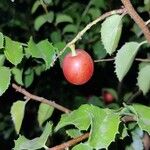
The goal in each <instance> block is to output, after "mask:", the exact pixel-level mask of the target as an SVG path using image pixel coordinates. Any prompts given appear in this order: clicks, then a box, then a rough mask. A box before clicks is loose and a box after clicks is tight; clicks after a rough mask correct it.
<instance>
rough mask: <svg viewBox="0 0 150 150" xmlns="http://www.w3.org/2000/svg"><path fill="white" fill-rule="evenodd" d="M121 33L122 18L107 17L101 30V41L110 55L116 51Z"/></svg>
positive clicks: (117, 16)
mask: <svg viewBox="0 0 150 150" xmlns="http://www.w3.org/2000/svg"><path fill="white" fill-rule="evenodd" d="M121 32H122V16H120V15H112V16H110V17H108V18H107V19H106V20H105V21H104V22H103V23H102V28H101V39H102V42H103V44H104V47H105V49H106V51H107V53H109V54H110V55H111V54H112V53H113V52H114V51H115V50H116V48H117V46H118V43H119V39H120V36H121Z"/></svg>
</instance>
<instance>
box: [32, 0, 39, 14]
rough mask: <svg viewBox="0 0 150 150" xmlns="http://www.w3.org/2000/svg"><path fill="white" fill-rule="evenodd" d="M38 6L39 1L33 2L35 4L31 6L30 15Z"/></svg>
mask: <svg viewBox="0 0 150 150" xmlns="http://www.w3.org/2000/svg"><path fill="white" fill-rule="evenodd" d="M40 5H41V3H40V1H39V0H37V1H35V3H34V4H33V6H32V9H31V13H32V14H33V13H35V12H36V10H37V9H38V7H39V6H40Z"/></svg>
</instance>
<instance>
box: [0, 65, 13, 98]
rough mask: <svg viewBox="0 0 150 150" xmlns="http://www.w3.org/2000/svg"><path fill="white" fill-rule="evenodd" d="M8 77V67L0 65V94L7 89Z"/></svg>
mask: <svg viewBox="0 0 150 150" xmlns="http://www.w3.org/2000/svg"><path fill="white" fill-rule="evenodd" d="M10 79H11V72H10V69H9V68H7V67H0V96H1V95H2V94H3V93H4V92H5V91H6V90H7V89H8V87H9V84H10Z"/></svg>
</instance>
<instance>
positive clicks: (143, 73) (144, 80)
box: [137, 64, 150, 95]
mask: <svg viewBox="0 0 150 150" xmlns="http://www.w3.org/2000/svg"><path fill="white" fill-rule="evenodd" d="M137 85H138V86H139V88H140V89H141V90H142V92H143V94H144V95H146V94H147V93H148V91H149V89H150V64H147V65H145V66H144V67H141V69H140V71H139V73H138V78H137Z"/></svg>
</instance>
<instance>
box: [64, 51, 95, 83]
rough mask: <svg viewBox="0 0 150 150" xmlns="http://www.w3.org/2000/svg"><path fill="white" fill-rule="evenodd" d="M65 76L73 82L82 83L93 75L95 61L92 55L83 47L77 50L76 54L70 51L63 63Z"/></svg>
mask: <svg viewBox="0 0 150 150" xmlns="http://www.w3.org/2000/svg"><path fill="white" fill-rule="evenodd" d="M62 69H63V73H64V76H65V78H66V79H67V80H68V81H69V82H70V83H72V84H75V85H82V84H84V83H86V82H87V81H88V80H89V79H90V78H91V77H92V75H93V71H94V63H93V60H92V58H91V56H90V55H89V54H88V53H87V52H86V51H84V50H82V49H77V50H76V55H75V56H72V53H71V52H70V53H68V54H67V55H66V56H65V58H64V60H63V63H62Z"/></svg>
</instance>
